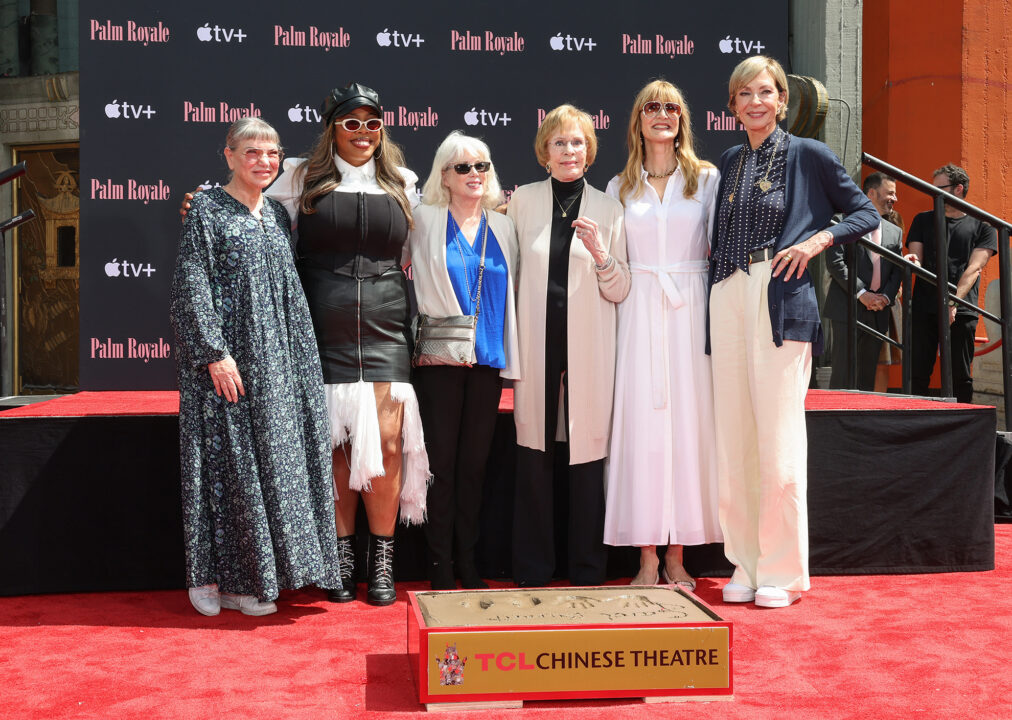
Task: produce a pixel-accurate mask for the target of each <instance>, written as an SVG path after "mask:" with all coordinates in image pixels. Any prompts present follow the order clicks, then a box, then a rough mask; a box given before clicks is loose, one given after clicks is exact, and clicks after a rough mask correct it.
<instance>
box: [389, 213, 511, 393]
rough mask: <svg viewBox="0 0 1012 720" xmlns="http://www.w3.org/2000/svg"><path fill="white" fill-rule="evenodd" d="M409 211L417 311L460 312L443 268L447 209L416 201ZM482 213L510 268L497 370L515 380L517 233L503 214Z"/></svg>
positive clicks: (478, 245) (439, 314) (435, 313)
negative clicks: (502, 353) (503, 354)
mask: <svg viewBox="0 0 1012 720" xmlns="http://www.w3.org/2000/svg"><path fill="white" fill-rule="evenodd" d="M412 215H413V216H414V221H415V227H414V229H412V231H411V234H410V235H409V236H408V250H409V252H410V261H411V267H412V273H411V276H412V280H413V282H414V284H415V298H416V299H417V301H418V312H420V313H422V314H424V315H430V316H432V317H450V316H452V315H460V314H462V311H461V309H460V303H459V302H458V301H457V295H456V294H455V293H454V292H453V285H451V284H450V275H449V273H447V271H446V223H447V209H446V207H445V206H439V205H419V206H418V207H416V208H415V209H414V211H413V213H412ZM485 217H487V218H488V228H489V230H490V231H491V232H492V234H493V235H494V236H495V238H496V240H497V241H498V242H499V249H500V250H502V254H503V257H504V258H506V267H507V269H508V270H509V280H508V282H507V284H506V317H505V322H504V325H503V344H504V346H505V347H504V350H505V351H506V367H505V368H503V370H502V371H501V372H500V373H499V374H500V375H501V376H502V377H504V378H506V379H508V380H516V379H517V378H519V377H520V353H519V350H518V349H517V315H516V307H515V305H516V300H515V298H514V286H515V283H514V281H515V279H516V272H517V234H516V231H515V230H514V229H513V222H512V221H511V220H510V219H509V218H508V217H506V216H505V215H503V214H501V213H497V212H494V211H488V212H486V213H485ZM474 242H475V250H476V251H479V252H480V248H481V238H475V241H474ZM406 259H407V258H405V260H406ZM479 312H480V309H479Z"/></svg>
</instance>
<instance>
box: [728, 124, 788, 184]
mask: <svg viewBox="0 0 1012 720" xmlns="http://www.w3.org/2000/svg"><path fill="white" fill-rule="evenodd" d="M774 132H776V130H774ZM782 138H783V135H777V142H776V144H775V145H774V146H773V152H772V153H770V161H769V164H767V165H766V174H765V175H763V177H762V180H760V181H758V182H757V183H756V185H757V186H759V189H760V190H761V191H763V192H764V193H766V192H769V191H770V190H771V189H772V187H773V183H771V182H770V179H769V178H770V170H772V169H773V160H774V158H776V156H777V150H778V149H780V140H781V139H782ZM744 162H745V151H744V150H742V152H741V154H740V155H739V156H738V172H737V173H735V176H734V188H735V189H734V190H732V191H731V194H730V195H728V196H727V200H728V202H734V195H735V192H737V190H738V181H739V180H741V167H742V164H743V163H744Z"/></svg>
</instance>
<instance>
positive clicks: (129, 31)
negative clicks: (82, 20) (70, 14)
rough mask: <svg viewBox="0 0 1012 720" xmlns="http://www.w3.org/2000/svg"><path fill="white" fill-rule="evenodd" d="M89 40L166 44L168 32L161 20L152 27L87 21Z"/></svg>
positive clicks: (130, 21) (107, 21) (131, 21)
mask: <svg viewBox="0 0 1012 720" xmlns="http://www.w3.org/2000/svg"><path fill="white" fill-rule="evenodd" d="M88 33H89V38H88V39H89V40H100V41H106V42H134V43H140V44H141V45H145V46H146V45H148V43H167V42H168V41H169V35H170V31H169V28H167V27H166V26H165V25H164V24H163V23H162V21H161V20H159V21H158V22H157V23H156V24H154V25H142V24H140V23H136V22H134V21H133V20H127V21H126V24H124V25H117V24H116V23H114V22H113V21H112V20H94V19H92V20H89V21H88Z"/></svg>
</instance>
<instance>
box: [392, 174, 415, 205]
mask: <svg viewBox="0 0 1012 720" xmlns="http://www.w3.org/2000/svg"><path fill="white" fill-rule="evenodd" d="M397 170H398V171H399V172H400V174H401V177H402V178H404V193H405V194H406V195H407V196H408V203H409V204H410V205H411V207H412V209H414V208H416V207H418V203H419V198H418V190H417V186H418V176H417V175H415V174H414V173H413V172H411V171H410V170H408V169H407V168H403V167H399V168H397Z"/></svg>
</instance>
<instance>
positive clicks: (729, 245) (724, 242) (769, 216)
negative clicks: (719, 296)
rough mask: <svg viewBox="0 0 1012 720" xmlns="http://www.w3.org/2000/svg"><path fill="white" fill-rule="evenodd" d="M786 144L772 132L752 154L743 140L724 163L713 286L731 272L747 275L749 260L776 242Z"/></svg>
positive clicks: (779, 132) (780, 133)
mask: <svg viewBox="0 0 1012 720" xmlns="http://www.w3.org/2000/svg"><path fill="white" fill-rule="evenodd" d="M790 141H791V136H790V135H788V134H787V133H786V132H784V131H783V130H781V129H780V128H779V127H777V128H776V129H775V130H774V131H773V132H772V133H771V134H770V136H769V137H768V138H766V139H765V140H764V141H763V142H762V144H761V145H759V147H758V148H756V149H755V150H753V149H752V146H751V145H749V143H748V141H747V140H746V142H745V143H744V145H743V146H742V150H741V151H740V152H739V153H738V157H737V160H736V161H732V162H731V164H729V167H728V174H727V178H726V182H725V185H724V193H723V195H722V196H721V198H720V210H719V212H718V215H717V222H718V226H717V227H718V231H717V247H716V248H715V249H714V251H713V259H714V263H715V269H714V277H713V282H714V283H718V282H720V281H721V280H723V279H724V278H727V277H730V276H731V275H732V274H733V273H734V271H735V270H737V269H741V270H744V271H745V272H748V264H749V255H750V254H751V253H752V252H753V251H755V250H761V249H763V248H766V247H771V246H772V245H773V244H774V243H775V242H776V240H777V238H778V237H780V233H781V232H782V231H783V228H784V217H785V216H784V207H785V202H784V200H785V198H784V193H785V190H786V177H787V147H788V145H789V144H790Z"/></svg>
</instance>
